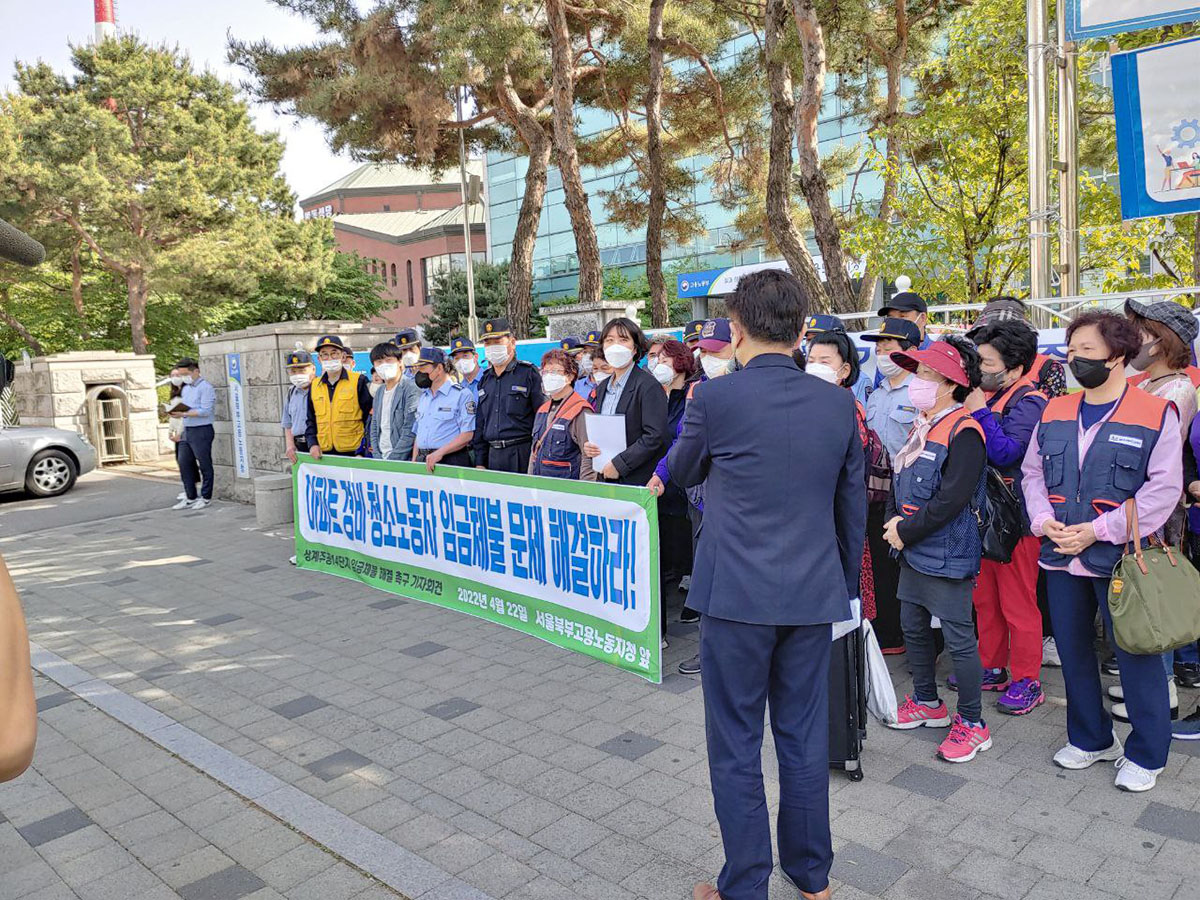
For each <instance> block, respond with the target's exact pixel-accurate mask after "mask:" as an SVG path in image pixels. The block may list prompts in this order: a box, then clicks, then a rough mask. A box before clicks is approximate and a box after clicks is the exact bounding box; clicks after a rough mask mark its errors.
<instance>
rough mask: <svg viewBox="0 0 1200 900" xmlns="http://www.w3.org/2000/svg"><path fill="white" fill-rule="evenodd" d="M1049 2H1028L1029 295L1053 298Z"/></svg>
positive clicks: (1044, 0) (1026, 8)
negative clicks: (1047, 3) (1047, 60)
mask: <svg viewBox="0 0 1200 900" xmlns="http://www.w3.org/2000/svg"><path fill="white" fill-rule="evenodd" d="M1047 18H1048V13H1047V9H1046V0H1026V5H1025V32H1026V42H1027V43H1026V53H1025V57H1026V62H1027V64H1028V68H1029V135H1028V142H1029V295H1030V297H1032V298H1034V299H1038V298H1042V297H1049V296H1050V231H1049V224H1050V223H1049V210H1048V206H1049V198H1048V188H1049V161H1050V159H1049V157H1050V153H1049V131H1050V127H1049V126H1050V122H1049V116H1048V110H1047V106H1048V102H1047V95H1046V59H1045V51H1046V45H1047V41H1048V35H1047V33H1046V32H1047V22H1046V20H1047Z"/></svg>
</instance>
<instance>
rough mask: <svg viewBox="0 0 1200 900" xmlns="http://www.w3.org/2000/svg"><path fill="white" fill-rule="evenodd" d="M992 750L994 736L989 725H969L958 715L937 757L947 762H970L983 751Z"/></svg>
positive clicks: (938, 750)
mask: <svg viewBox="0 0 1200 900" xmlns="http://www.w3.org/2000/svg"><path fill="white" fill-rule="evenodd" d="M990 749H992V734H991V732H990V731H988V727H987V725H979V726H974V725H968V724H967V723H966V722H964V721H963V720H962V716H960V715H958V713H955V714H954V724H953V725H952V726H951V727H950V733H949V734H948V735H946V739H945V740H944V741H942V743H941V745H940V746H939V747H938V749H937V755H938V756H940V757H941V758H942V759H944V760H945V761H946V762H952V763H962V762H970V761H971V760H973V759H974V758H975V755H976V754H977V753H979V752H980V751H981V750H990Z"/></svg>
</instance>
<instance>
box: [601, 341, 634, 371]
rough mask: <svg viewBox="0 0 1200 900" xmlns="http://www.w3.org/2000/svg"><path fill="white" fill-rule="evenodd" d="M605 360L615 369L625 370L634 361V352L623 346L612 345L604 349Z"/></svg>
mask: <svg viewBox="0 0 1200 900" xmlns="http://www.w3.org/2000/svg"><path fill="white" fill-rule="evenodd" d="M604 358H605V359H606V360H607V361H608V364H609V365H610V366H612V367H613V368H614V369H623V368H625V367H626V366H627V365H629V363H630V362H631V361H632V360H633V351H632V350H630V349H629V348H628V347H626V346H624V345H622V344H610V345H609V346H607V347H605V348H604Z"/></svg>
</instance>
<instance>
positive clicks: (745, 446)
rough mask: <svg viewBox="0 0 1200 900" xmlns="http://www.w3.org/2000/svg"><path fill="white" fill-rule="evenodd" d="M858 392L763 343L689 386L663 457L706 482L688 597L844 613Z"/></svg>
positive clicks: (852, 538)
mask: <svg viewBox="0 0 1200 900" xmlns="http://www.w3.org/2000/svg"><path fill="white" fill-rule="evenodd" d="M864 464H865V455H864V451H863V444H862V438H861V437H860V435H859V431H858V422H857V418H856V415H855V409H854V395H853V394H852V393H851V392H850V391H848V390H846V389H845V388H840V387H835V386H834V385H830V384H826V383H825V382H823V381H821V380H820V379H819V378H814V377H813V376H812V375H807V374H805V373H804V372H802V371H800V369H799V368H797V367H796V364H795V363H794V362H793V361H792V359H791V357H789V356H784V355H782V354H773V353H772V354H764V355H762V356H757V357H755V358H754V359H752V360H751V361H750V363H749V365H747V366H746V367H745V368H744V369H742V370H741V371H740V372H734V373H733V374H730V375H726V376H724V377H723V378H714V379H713V380H711V381H706V382H704V383H703V384H700V385H697V386H696V391H695V393H694V395H693V396H692V400H691V402H690V403H689V404H688V407H687V411H686V412H685V413H684V419H683V431H682V432H681V433H680V435H679V438H678V439H677V440H676V441H675V446H674V447H673V448H672V449H671V452H670V454H669V456H668V457H667V468H668V469H669V470H670V473H671V480H672V481H673V482H674V481H677V482H678V483H680V484H682V485H684V486H686V487H692V486H694V485H698V484H701V483H703V484H704V485H705V488H704V524H703V526H702V528H701V531H700V542H699V545H698V547H697V550H696V559H695V562H694V564H693V566H692V584H691V590H690V591H689V592H688V606H690V607H691V608H693V609H695V610H697V611H698V612H701V613H704V614H705V615H709V616H715V617H716V618H720V619H729V620H731V621H734V622H748V623H751V624H756V625H816V624H820V623H824V622H839V621H842V620H844V619H847V618H849V617H850V605H849V599H850V598H851V597H856V596H858V576H859V569H860V567H861V565H862V554H863V543H864V541H865V539H866V519H867V496H866V482H865V478H864V472H863V467H864Z"/></svg>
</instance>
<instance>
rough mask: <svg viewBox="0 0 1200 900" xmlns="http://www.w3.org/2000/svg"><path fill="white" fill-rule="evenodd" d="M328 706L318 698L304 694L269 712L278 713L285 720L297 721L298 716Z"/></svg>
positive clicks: (274, 707)
mask: <svg viewBox="0 0 1200 900" xmlns="http://www.w3.org/2000/svg"><path fill="white" fill-rule="evenodd" d="M328 705H329V704H328V703H326V702H325V701H324V700H322V699H320V698H319V697H314V696H313V695H312V694H305V695H304V696H303V697H297V698H296V699H295V700H289V701H287V703H280V704H279V705H278V706H272V707H271V711H272V712H274V713H278V714H279V715H281V716H283V717H284V718H285V719H298V718H299V717H300V716H303V715H306V714H308V713H310V712H316V711H317V710H318V709H324V708H325V707H326V706H328Z"/></svg>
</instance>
